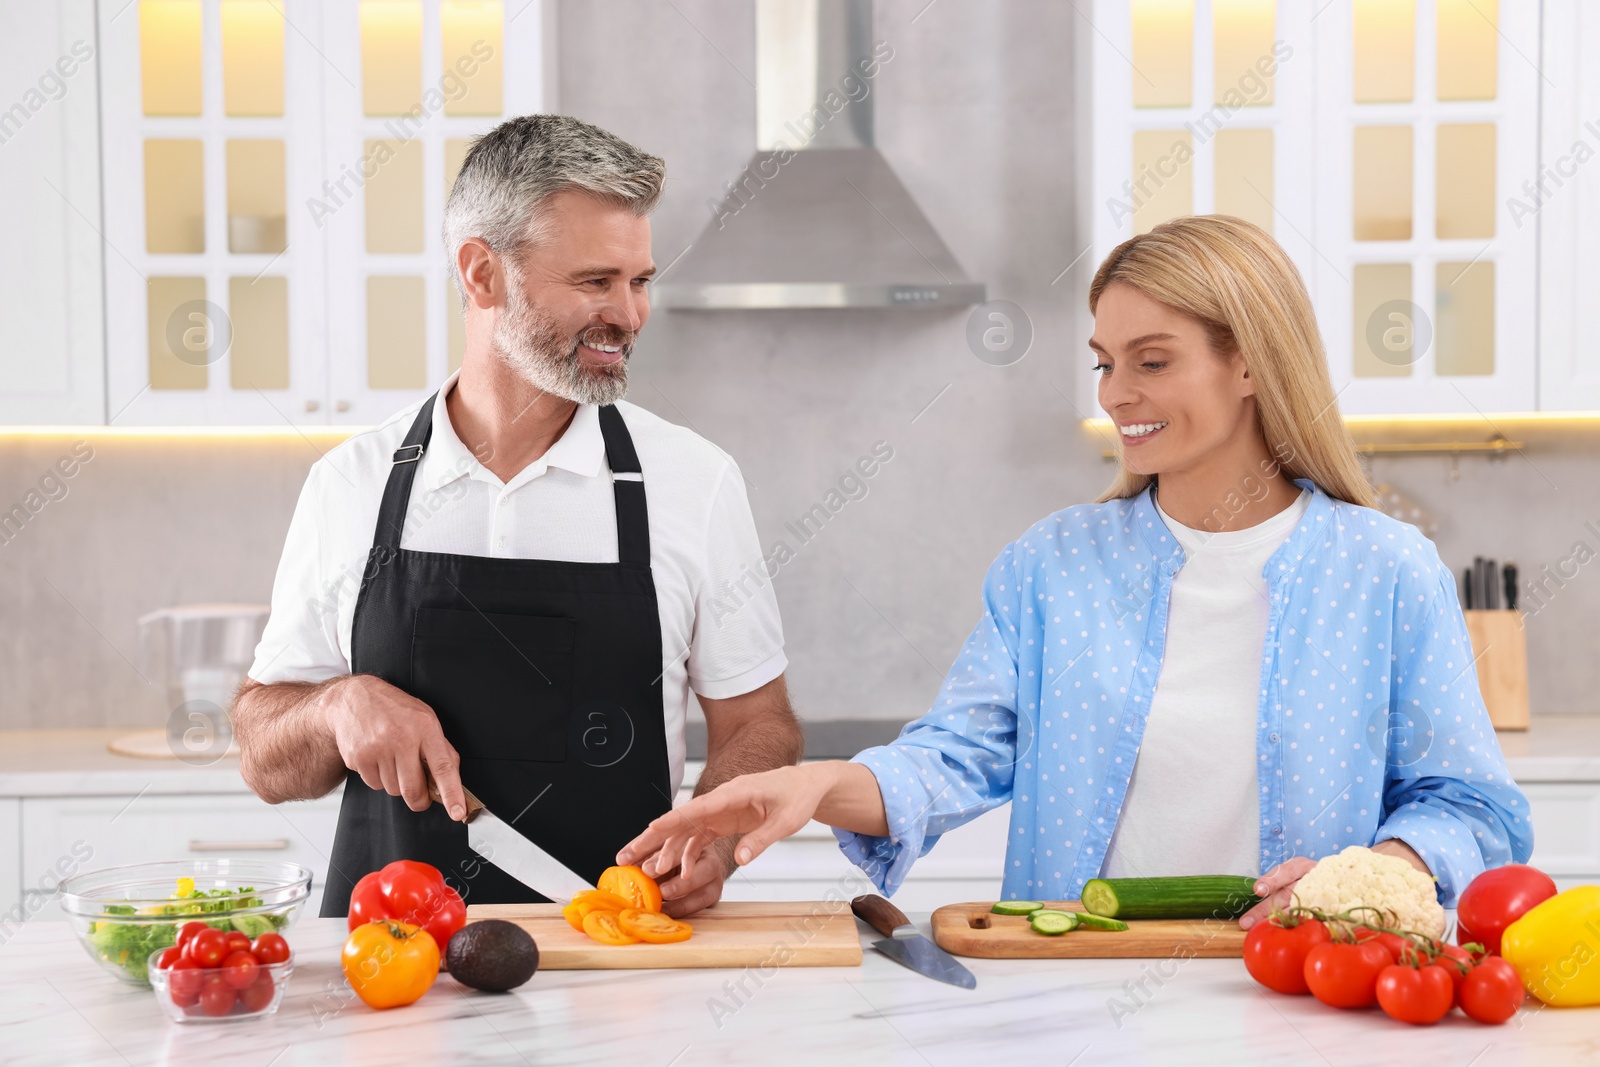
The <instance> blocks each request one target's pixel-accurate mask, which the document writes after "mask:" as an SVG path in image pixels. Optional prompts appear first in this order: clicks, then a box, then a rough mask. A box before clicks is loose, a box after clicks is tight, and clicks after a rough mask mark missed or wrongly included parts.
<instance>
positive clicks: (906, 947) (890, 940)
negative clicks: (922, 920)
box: [850, 893, 978, 989]
mask: <svg viewBox="0 0 1600 1067" xmlns="http://www.w3.org/2000/svg"><path fill="white" fill-rule="evenodd" d="M850 910H851V911H853V912H855V915H856V918H858V919H860V920H861V921H862V922H864V923H866V924H867V925H868V926H870V927H872V928H873V929H874V930H876V931H878V933H880V934H882V935H883V937H884V940H882V941H874V942H873V943H872V947H873V948H875V949H877V950H878V951H879V952H881V953H883V954H884V955H885V956H887V957H889V958H890V959H891V960H894V961H895V962H896V963H898V964H900V966H902V967H909V968H910V969H911V970H913V971H916V972H917V973H918V974H920V975H924V976H925V977H928V978H932V979H934V980H936V981H940V982H945V983H948V984H949V985H954V986H960V987H961V988H962V989H973V988H976V986H977V984H978V980H977V979H976V978H974V977H973V975H972V972H971V971H969V970H967V969H966V968H965V967H963V966H962V965H961V964H960V963H958V962H956V958H955V957H954V956H952V955H950V953H948V952H946V951H945V950H944V949H942V948H940V947H939V946H938V945H935V944H934V943H933V942H932V941H929V940H928V939H927V938H926V937H923V936H922V935H921V934H919V933H917V928H916V927H915V926H912V925H911V920H910V919H908V918H906V915H905V912H903V911H901V910H900V909H899V908H897V907H895V906H894V905H893V904H891V903H889V901H888V900H886V899H884V898H883V897H880V896H878V895H877V894H876V893H866V894H863V895H862V896H859V897H856V898H855V899H854V900H852V901H851V902H850Z"/></svg>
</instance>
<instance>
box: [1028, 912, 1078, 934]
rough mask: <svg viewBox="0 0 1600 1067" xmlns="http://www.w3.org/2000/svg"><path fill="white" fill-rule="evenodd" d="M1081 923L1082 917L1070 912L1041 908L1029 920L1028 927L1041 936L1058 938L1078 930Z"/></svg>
mask: <svg viewBox="0 0 1600 1067" xmlns="http://www.w3.org/2000/svg"><path fill="white" fill-rule="evenodd" d="M1080 921H1081V919H1080V917H1079V916H1078V915H1076V914H1074V913H1072V912H1070V911H1052V910H1051V909H1049V908H1040V909H1039V910H1038V911H1036V912H1034V913H1033V915H1032V916H1031V917H1030V918H1029V919H1028V925H1029V926H1031V927H1033V928H1034V930H1036V931H1037V932H1039V933H1041V934H1048V935H1050V936H1051V937H1056V936H1059V935H1060V934H1065V933H1070V932H1071V931H1073V930H1076V929H1077V928H1078V923H1079V922H1080Z"/></svg>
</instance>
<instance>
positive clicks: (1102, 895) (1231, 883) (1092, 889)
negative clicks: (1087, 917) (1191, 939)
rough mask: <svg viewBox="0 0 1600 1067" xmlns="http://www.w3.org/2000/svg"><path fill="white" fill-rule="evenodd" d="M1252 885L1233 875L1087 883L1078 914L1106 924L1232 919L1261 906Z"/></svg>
mask: <svg viewBox="0 0 1600 1067" xmlns="http://www.w3.org/2000/svg"><path fill="white" fill-rule="evenodd" d="M1255 884H1256V880H1255V879H1254V878H1246V877H1244V876H1243V875H1236V874H1190V875H1178V876H1174V877H1167V878H1091V879H1089V880H1088V881H1087V882H1085V883H1083V910H1084V911H1087V912H1089V913H1090V914H1091V915H1103V916H1105V917H1106V918H1108V919H1212V918H1216V919H1234V918H1238V917H1239V916H1240V915H1243V914H1244V913H1245V912H1246V911H1248V910H1250V909H1251V908H1252V907H1254V906H1255V905H1256V904H1258V903H1259V902H1260V900H1261V898H1260V897H1258V896H1256V895H1255V893H1253V892H1252V891H1251V890H1252V888H1253V887H1254V886H1255Z"/></svg>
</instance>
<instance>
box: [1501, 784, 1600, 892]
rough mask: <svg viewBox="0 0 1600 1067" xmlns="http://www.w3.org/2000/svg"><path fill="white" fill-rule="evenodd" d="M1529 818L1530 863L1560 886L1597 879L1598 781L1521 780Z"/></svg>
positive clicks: (1599, 837)
mask: <svg viewBox="0 0 1600 1067" xmlns="http://www.w3.org/2000/svg"><path fill="white" fill-rule="evenodd" d="M1520 784H1521V786H1522V790H1523V792H1524V793H1526V794H1527V795H1528V806H1529V807H1530V809H1531V810H1532V818H1533V830H1534V833H1533V858H1532V859H1531V860H1529V861H1528V862H1530V863H1531V864H1532V865H1533V866H1535V867H1537V868H1539V869H1540V870H1541V871H1544V872H1545V873H1546V874H1548V875H1549V876H1550V877H1552V878H1554V879H1555V880H1556V883H1557V884H1558V885H1560V886H1561V887H1562V888H1563V889H1567V888H1570V887H1571V886H1574V885H1590V884H1595V883H1600V783H1596V782H1522V783H1520Z"/></svg>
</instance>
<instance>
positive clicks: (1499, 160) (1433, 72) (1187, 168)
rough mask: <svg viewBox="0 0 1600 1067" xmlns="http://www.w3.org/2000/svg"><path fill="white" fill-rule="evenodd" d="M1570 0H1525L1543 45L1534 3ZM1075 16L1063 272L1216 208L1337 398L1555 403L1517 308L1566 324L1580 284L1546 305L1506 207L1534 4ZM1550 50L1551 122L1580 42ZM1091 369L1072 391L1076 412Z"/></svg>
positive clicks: (1207, 8) (1523, 164)
mask: <svg viewBox="0 0 1600 1067" xmlns="http://www.w3.org/2000/svg"><path fill="white" fill-rule="evenodd" d="M1578 7H1579V5H1578V3H1577V0H1550V2H1547V3H1545V4H1543V5H1542V10H1543V11H1544V13H1545V18H1546V19H1547V24H1546V29H1545V34H1546V40H1547V41H1550V40H1551V39H1552V38H1551V37H1550V33H1551V30H1550V29H1549V25H1550V22H1549V21H1548V20H1552V19H1553V20H1554V25H1556V26H1557V27H1558V29H1557V30H1556V31H1555V32H1557V33H1564V32H1565V31H1564V30H1561V29H1559V27H1561V26H1562V25H1563V24H1564V23H1565V22H1571V21H1576V20H1577V19H1578V16H1577V14H1576V12H1577V10H1578ZM1093 11H1094V32H1093V33H1092V34H1091V33H1085V34H1084V35H1083V38H1084V39H1085V41H1086V44H1085V50H1086V51H1087V53H1088V58H1089V60H1090V62H1088V63H1087V64H1081V65H1080V69H1081V70H1083V71H1084V73H1083V74H1082V75H1080V79H1079V83H1078V84H1079V92H1080V95H1081V96H1082V97H1083V100H1082V103H1081V105H1080V108H1079V111H1078V116H1079V119H1080V122H1082V123H1084V125H1085V128H1086V129H1088V130H1089V131H1090V133H1091V145H1092V147H1091V151H1090V152H1089V153H1088V156H1089V159H1088V161H1087V162H1086V176H1087V177H1088V178H1089V185H1090V188H1091V190H1092V191H1091V195H1090V196H1089V198H1088V202H1087V203H1084V204H1080V223H1081V227H1082V232H1083V233H1085V234H1086V235H1087V238H1086V239H1087V240H1088V242H1089V246H1088V248H1086V250H1085V251H1086V253H1087V254H1086V256H1085V261H1086V264H1087V265H1086V267H1085V268H1082V269H1080V270H1079V271H1078V272H1077V273H1076V274H1075V278H1076V279H1078V281H1079V284H1080V285H1082V286H1083V287H1084V288H1087V279H1088V278H1089V276H1090V275H1091V274H1092V271H1093V267H1094V265H1096V264H1098V263H1099V262H1100V261H1101V260H1102V259H1103V258H1104V257H1105V255H1106V254H1107V253H1109V252H1110V251H1111V249H1112V248H1113V247H1114V246H1115V245H1116V244H1117V243H1118V242H1120V241H1122V240H1125V239H1127V238H1128V237H1131V236H1133V235H1134V234H1135V233H1139V232H1144V231H1147V230H1149V229H1150V228H1151V227H1152V226H1154V225H1156V224H1157V223H1159V222H1161V221H1163V220H1165V219H1168V218H1172V217H1174V216H1178V215H1187V214H1205V213H1212V212H1216V213H1222V214H1231V215H1238V216H1242V217H1244V218H1247V219H1249V220H1250V221H1253V222H1256V223H1257V224H1259V225H1261V226H1263V227H1264V228H1266V229H1267V230H1268V231H1269V232H1271V233H1272V234H1273V235H1274V237H1275V238H1276V239H1277V240H1278V242H1279V243H1280V244H1282V245H1283V246H1284V248H1285V250H1286V251H1287V252H1288V253H1289V255H1290V257H1291V258H1292V259H1293V260H1294V262H1295V265H1296V266H1297V268H1298V269H1299V271H1300V274H1301V276H1302V277H1303V278H1304V280H1305V282H1306V285H1307V288H1308V289H1309V291H1310V294H1311V298H1312V303H1313V305H1314V307H1315V310H1316V314H1317V318H1318V325H1319V327H1320V330H1321V334H1322V338H1323V341H1324V345H1325V348H1326V353H1327V362H1328V369H1329V374H1330V377H1331V378H1332V382H1333V386H1334V388H1335V390H1336V391H1337V393H1338V400H1339V407H1340V410H1341V411H1342V412H1343V413H1344V414H1346V415H1401V414H1411V413H1451V414H1462V415H1475V414H1480V413H1482V412H1488V411H1500V412H1508V411H1514V412H1526V411H1532V410H1535V409H1540V408H1544V409H1549V410H1559V409H1563V408H1570V407H1572V406H1574V404H1575V394H1573V393H1571V392H1567V391H1564V390H1562V389H1560V388H1559V387H1558V388H1554V389H1552V388H1551V387H1550V384H1549V382H1548V381H1547V380H1546V378H1547V377H1548V376H1544V377H1542V376H1541V364H1540V358H1541V353H1542V352H1545V351H1547V348H1546V343H1545V341H1544V340H1543V339H1541V338H1540V337H1539V336H1538V335H1537V332H1536V331H1535V330H1534V329H1533V328H1532V324H1533V323H1534V322H1535V321H1536V320H1537V319H1538V316H1539V311H1540V308H1541V306H1543V307H1546V308H1547V309H1550V313H1553V314H1556V315H1566V316H1567V317H1568V318H1569V319H1574V320H1575V325H1576V326H1577V327H1581V325H1582V322H1583V321H1584V320H1583V318H1582V316H1583V315H1584V314H1586V312H1585V311H1583V310H1580V309H1578V307H1577V305H1578V304H1580V303H1583V302H1584V301H1583V299H1582V296H1581V294H1582V293H1583V292H1585V290H1584V289H1583V288H1582V283H1581V280H1578V279H1574V278H1571V277H1570V276H1569V277H1568V278H1566V279H1564V280H1562V282H1558V288H1559V286H1560V284H1562V283H1563V282H1564V283H1571V284H1570V285H1569V288H1571V292H1572V297H1573V298H1572V299H1569V300H1567V301H1565V302H1563V301H1560V300H1557V301H1556V302H1555V304H1554V305H1553V306H1552V305H1551V303H1550V301H1549V298H1548V297H1546V295H1545V294H1543V293H1542V292H1541V290H1540V288H1539V287H1540V286H1541V285H1544V284H1549V283H1550V281H1551V270H1550V269H1549V268H1548V267H1547V269H1546V270H1545V272H1544V274H1543V275H1542V276H1541V274H1540V273H1539V271H1538V269H1537V268H1538V264H1539V260H1540V254H1539V246H1538V243H1537V242H1538V239H1537V234H1538V233H1539V228H1538V227H1537V226H1535V225H1534V220H1533V218H1532V217H1531V215H1529V214H1528V212H1526V211H1525V210H1524V208H1523V207H1522V206H1521V205H1520V201H1521V200H1523V199H1526V194H1525V192H1524V189H1525V186H1526V183H1529V182H1530V181H1537V180H1538V168H1539V142H1538V132H1539V122H1540V117H1541V71H1540V67H1539V65H1537V64H1535V63H1532V62H1530V61H1529V60H1528V57H1529V56H1538V55H1539V54H1540V49H1539V38H1540V33H1541V23H1540V17H1541V5H1540V4H1534V3H1515V4H1501V5H1499V6H1498V7H1497V8H1487V9H1485V8H1483V7H1482V5H1474V4H1471V3H1468V2H1466V0H1416V3H1415V4H1409V3H1408V4H1393V5H1382V4H1351V3H1335V4H1312V5H1303V4H1297V3H1288V2H1280V3H1270V2H1269V3H1266V4H1256V3H1251V4H1235V3H1222V2H1221V0H1215V2H1213V0H1194V2H1192V3H1167V2H1160V3H1157V2H1154V0H1149V2H1135V3H1126V2H1123V0H1098V2H1097V3H1096V4H1095V5H1094V9H1093ZM1584 17H1585V18H1586V19H1587V20H1588V21H1591V22H1592V21H1595V17H1594V13H1593V12H1589V11H1585V12H1584ZM1591 32H1593V31H1591ZM1559 47H1560V48H1564V49H1565V50H1566V58H1565V60H1564V61H1565V62H1568V64H1569V66H1571V67H1572V68H1574V69H1573V70H1572V71H1571V72H1570V73H1571V76H1570V77H1565V78H1562V79H1559V80H1558V79H1556V78H1554V77H1552V76H1551V75H1550V74H1549V72H1548V71H1546V73H1545V76H1544V78H1543V94H1542V100H1543V107H1544V108H1545V109H1546V110H1547V113H1548V112H1549V111H1550V109H1554V110H1556V111H1559V112H1560V113H1561V114H1562V115H1564V116H1565V118H1564V119H1563V120H1562V121H1564V122H1565V123H1566V125H1567V126H1570V127H1574V128H1575V127H1576V125H1577V122H1578V121H1579V120H1580V119H1583V118H1588V117H1590V116H1591V115H1593V114H1595V112H1594V111H1593V110H1592V108H1591V109H1582V108H1580V109H1579V110H1577V111H1574V110H1573V108H1574V107H1577V106H1578V105H1579V101H1578V99H1577V97H1578V96H1579V93H1578V91H1577V88H1576V87H1577V86H1578V85H1579V84H1580V82H1579V78H1578V76H1577V69H1576V68H1577V67H1579V66H1581V62H1580V57H1582V56H1586V55H1588V54H1592V48H1591V49H1590V50H1589V51H1585V50H1584V49H1583V48H1582V46H1581V45H1580V44H1578V43H1577V42H1576V41H1574V40H1572V39H1570V38H1568V37H1565V36H1563V37H1562V38H1561V41H1560V43H1559ZM1266 74H1270V88H1269V87H1268V78H1266V77H1264V76H1263V75H1266ZM1595 80H1596V79H1594V77H1593V76H1592V75H1591V76H1590V81H1591V82H1594V81H1595ZM1589 91H1590V92H1591V95H1592V93H1593V86H1590V90H1589ZM1556 97H1559V98H1560V99H1559V101H1556V100H1553V98H1556ZM1546 121H1547V123H1548V122H1549V121H1551V120H1550V119H1549V118H1548V114H1547V118H1546ZM1547 128H1548V127H1547ZM1569 140H1570V138H1569ZM1546 148H1547V150H1548V140H1547V145H1546ZM1568 199H1569V201H1572V202H1573V203H1574V204H1576V202H1577V198H1576V197H1569V198H1568ZM1545 232H1548V228H1547V229H1546V230H1545ZM1561 240H1562V241H1563V242H1565V245H1564V247H1565V251H1564V252H1557V253H1555V255H1556V258H1557V260H1558V261H1559V262H1560V263H1563V264H1568V266H1565V267H1563V268H1562V269H1566V270H1568V271H1570V269H1571V268H1570V263H1571V262H1572V261H1573V260H1574V257H1575V256H1576V257H1581V256H1584V255H1587V256H1589V257H1591V258H1593V257H1594V256H1596V253H1594V252H1593V251H1592V250H1589V251H1585V252H1580V251H1578V250H1579V249H1582V248H1583V247H1584V245H1585V241H1584V239H1583V236H1582V235H1581V233H1579V232H1578V231H1577V228H1576V227H1571V226H1569V227H1567V228H1566V230H1565V232H1564V233H1563V234H1562V235H1561ZM1563 256H1564V257H1565V258H1564V259H1563V258H1562V257H1563ZM1546 262H1547V263H1548V262H1549V255H1548V254H1547V257H1546ZM1574 286H1575V287H1574ZM1588 303H1592V301H1589V302H1588ZM1591 314H1592V313H1591ZM1090 325H1091V324H1089V323H1088V322H1087V320H1086V323H1085V328H1084V330H1083V335H1084V336H1087V335H1088V332H1089V326H1090ZM1568 332H1572V333H1574V340H1577V339H1578V338H1583V337H1586V336H1588V334H1587V333H1586V332H1584V331H1583V330H1582V329H1581V328H1576V329H1575V331H1574V323H1569V324H1568ZM1575 350H1576V345H1575V344H1574V345H1570V346H1568V351H1575ZM1586 357H1587V359H1588V362H1586V363H1584V364H1583V368H1584V372H1585V373H1587V374H1589V375H1590V376H1591V377H1592V378H1593V381H1594V382H1595V383H1600V371H1597V370H1596V368H1597V367H1600V364H1597V363H1596V362H1594V357H1592V356H1587V354H1586ZM1573 358H1576V357H1573ZM1091 362H1092V361H1091V360H1088V359H1085V360H1084V361H1083V366H1084V369H1083V370H1082V371H1080V374H1081V378H1080V382H1079V390H1080V392H1079V395H1080V398H1081V401H1082V402H1081V403H1080V405H1079V406H1080V408H1081V410H1083V411H1084V412H1087V413H1091V414H1099V408H1098V402H1097V397H1096V382H1095V378H1094V373H1095V372H1093V371H1092V370H1090V369H1089V364H1090V363H1091ZM1558 377H1559V376H1558ZM1588 406H1590V407H1593V406H1596V404H1595V403H1594V402H1592V397H1591V402H1590V403H1589V405H1588Z"/></svg>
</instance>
